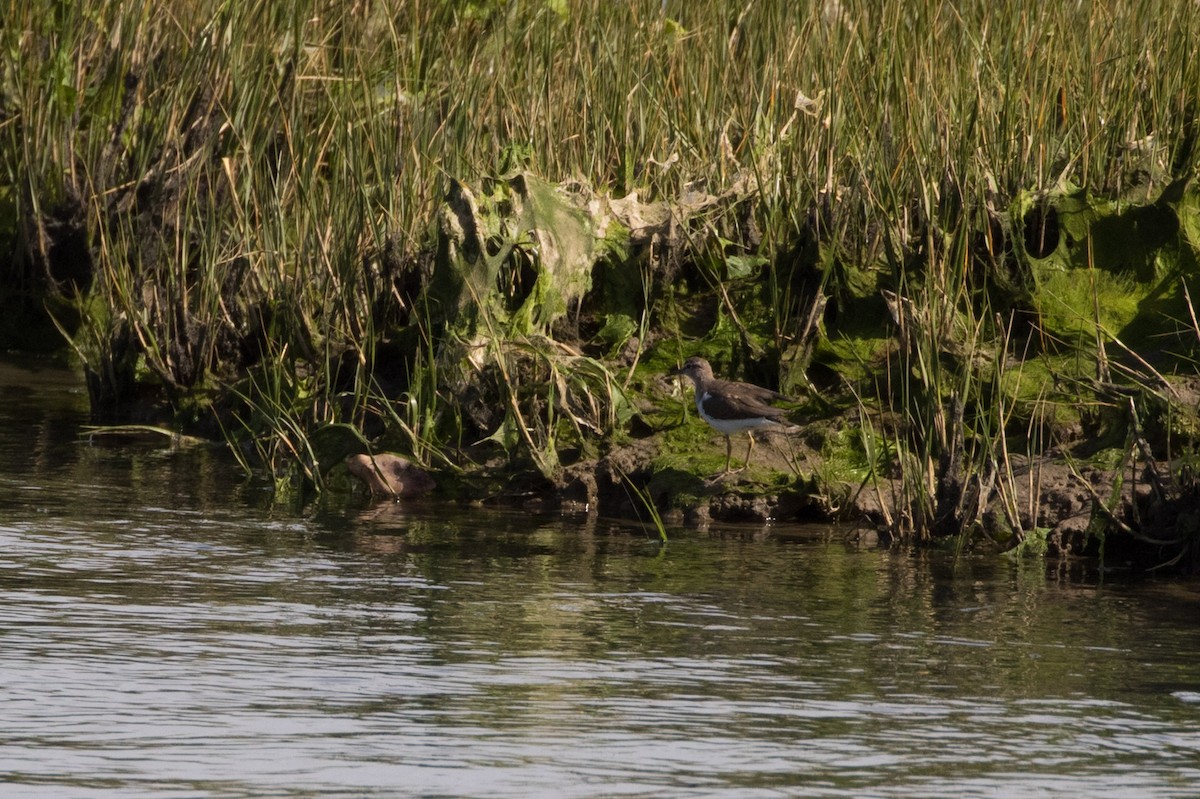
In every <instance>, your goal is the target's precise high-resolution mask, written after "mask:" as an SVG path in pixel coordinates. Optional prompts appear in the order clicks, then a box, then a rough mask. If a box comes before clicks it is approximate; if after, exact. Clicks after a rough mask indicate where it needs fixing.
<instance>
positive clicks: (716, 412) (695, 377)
mask: <svg viewBox="0 0 1200 799" xmlns="http://www.w3.org/2000/svg"><path fill="white" fill-rule="evenodd" d="M671 374H672V375H683V376H684V377H688V378H691V381H692V383H694V384H695V386H696V411H697V412H698V413H699V414H700V418H701V419H703V420H704V421H706V422H708V423H709V425H711V426H712V428H713V429H715V430H716V431H717V432H718V433H721V434H722V435H724V436H725V471H723V472H721V473H720V474H718V475H716V476H717V477H722V476H724V475H726V474H729V473H730V468H729V464H730V461H731V459H732V457H733V442H732V441H731V440H730V438H729V436H730V435H731V434H733V433H740V432H743V431H745V432H747V433H749V438H750V446H749V447H748V448H747V449H746V462H745V463H744V464H743V465H742V467H741V469H737V470H735V471H738V472H740V471H742V469H745V468H746V467H747V466H749V465H750V453H751V452H753V451H754V431H755V430H761V429H764V428H766V429H774V430H790V429H794V428H795V425H792V424H790V423H789V422H788V421H787V419H786V418H785V416H784V411H783V410H782V409H781V408H776V407H773V406H772V405H771V403H772V402H778V401H781V400H787V399H788V398H787V397H785V396H784V395H783V394H780V393H779V392H778V391H772V390H771V389H769V388H763V387H761V386H756V385H752V384H750V383H737V382H734V381H732V380H718V379H717V378H716V377H714V376H713V370H712V367H711V366H709V364H708V361H706V360H704V359H703V358H698V357H692V358H688V359H687V360H686V361H684V363H683V366H681V367H679V368H678V369H676V370H675V371H674V372H671Z"/></svg>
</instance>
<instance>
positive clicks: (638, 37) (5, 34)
mask: <svg viewBox="0 0 1200 799" xmlns="http://www.w3.org/2000/svg"><path fill="white" fill-rule="evenodd" d="M795 5H796V4H783V3H767V2H753V0H751V2H705V3H682V2H665V3H664V2H657V0H655V1H653V2H652V1H651V0H631V1H630V2H621V3H610V2H606V1H602V0H585V1H584V2H578V3H566V2H561V1H560V0H518V1H516V2H507V3H501V2H491V1H489V0H477V1H476V2H468V1H466V0H464V1H463V2H423V3H418V2H397V3H369V2H355V3H340V2H338V3H334V2H297V3H272V2H266V3H233V2H228V0H222V1H217V0H211V1H208V0H170V1H169V2H166V3H158V4H149V3H113V2H89V1H88V0H85V1H84V2H79V3H44V2H38V1H37V0H18V2H14V3H10V4H9V7H8V8H7V11H6V14H5V20H4V22H3V24H2V27H0V248H2V250H0V251H2V253H3V258H2V259H0V270H2V278H3V285H4V286H5V294H4V297H3V300H4V305H5V311H4V314H5V317H6V319H7V320H9V321H8V323H7V324H6V325H4V327H5V330H4V333H5V335H6V337H7V338H8V340H9V342H10V343H11V344H13V345H21V344H24V345H28V344H29V343H30V342H31V340H33V339H38V340H40V339H44V338H45V337H46V335H47V331H49V332H50V333H51V334H53V336H55V337H57V336H58V333H61V336H62V339H61V340H65V341H67V342H69V344H70V347H71V348H72V349H73V351H74V352H75V353H76V354H77V356H78V358H79V360H80V362H81V363H82V364H83V368H84V369H85V372H86V375H87V379H88V389H89V394H90V397H91V402H92V407H93V411H94V413H95V414H96V415H97V416H98V417H99V418H102V419H110V420H111V419H119V420H122V421H130V420H134V421H141V420H155V421H159V420H162V419H164V418H166V419H170V420H171V421H172V423H173V424H174V425H176V426H177V427H179V428H181V429H186V430H188V431H189V432H193V433H198V434H203V435H208V436H211V437H215V438H218V439H224V440H226V441H228V442H229V444H230V447H231V449H232V451H233V452H234V453H235V454H237V456H238V457H239V459H240V460H241V462H242V464H243V465H244V467H245V468H246V469H248V470H253V471H256V472H262V473H266V474H269V475H271V476H272V478H273V479H275V481H276V484H277V488H278V491H279V493H280V495H281V496H284V497H287V496H293V495H295V493H297V492H302V491H305V490H308V489H310V488H313V487H315V488H316V489H318V490H322V489H323V488H324V487H325V486H326V484H327V482H328V480H329V479H330V474H331V472H330V469H331V467H333V466H334V465H335V464H338V463H340V462H341V460H342V458H343V457H344V456H346V455H347V454H350V453H352V452H356V451H361V450H366V449H394V450H399V451H402V452H404V453H406V454H407V455H409V456H410V457H411V458H412V459H414V460H415V461H417V462H418V463H420V464H423V465H425V466H427V467H428V468H430V469H433V470H436V471H438V472H439V474H440V475H442V476H443V479H442V480H441V481H440V482H442V484H443V485H445V486H447V489H446V490H448V491H451V492H453V491H455V490H458V491H460V492H462V493H469V494H471V495H472V496H480V495H485V496H489V497H495V498H503V497H505V496H522V497H523V496H528V495H530V494H551V493H557V494H560V495H568V496H573V497H575V498H576V499H577V500H578V501H580V502H586V503H588V504H591V505H599V506H600V508H601V510H606V511H611V510H617V509H619V506H620V505H621V504H622V503H623V502H628V498H629V497H630V496H633V497H636V498H638V499H639V501H640V502H641V503H642V504H649V505H652V506H654V507H655V509H656V510H662V511H669V510H670V509H671V508H676V509H679V508H683V509H684V510H687V511H690V512H693V513H699V514H701V515H703V514H704V513H714V512H715V513H718V514H720V513H730V514H737V513H752V514H753V513H760V514H761V513H784V512H786V513H801V512H808V513H811V514H820V515H825V516H838V515H850V516H855V517H863V516H866V517H868V518H870V519H871V520H872V521H873V522H875V523H877V524H878V525H880V526H881V527H883V528H884V529H886V530H887V531H888V532H890V533H891V534H893V535H897V536H902V537H910V538H924V537H939V538H947V537H948V538H950V539H951V540H956V541H963V542H965V541H967V540H968V539H969V540H973V541H985V540H990V541H994V542H996V543H997V544H998V545H999V546H1001V547H1004V548H1011V549H1019V550H1023V551H1033V552H1038V551H1042V550H1044V548H1045V547H1047V546H1054V547H1056V548H1058V549H1060V550H1062V549H1065V548H1075V549H1079V548H1089V549H1090V550H1091V551H1095V550H1096V548H1097V547H1109V548H1111V547H1112V546H1113V541H1114V540H1117V539H1118V538H1119V539H1120V540H1128V541H1140V543H1141V545H1142V551H1143V552H1144V553H1148V554H1145V558H1146V560H1145V565H1160V564H1172V565H1176V564H1186V563H1188V562H1189V560H1190V561H1192V562H1194V561H1195V560H1196V552H1197V547H1198V543H1197V542H1198V541H1200V538H1198V533H1197V530H1196V524H1195V522H1194V521H1192V522H1189V521H1188V519H1194V515H1192V514H1191V511H1192V510H1194V506H1195V498H1196V496H1197V484H1196V481H1195V469H1194V464H1195V460H1196V459H1195V445H1196V441H1197V433H1198V431H1200V420H1198V419H1197V397H1198V396H1200V394H1198V393H1197V387H1198V385H1200V384H1198V382H1197V380H1196V376H1197V370H1196V354H1197V348H1198V344H1200V323H1198V322H1197V317H1196V313H1195V310H1194V306H1193V302H1192V299H1193V298H1194V297H1197V296H1200V286H1198V285H1197V276H1198V269H1200V265H1198V263H1197V254H1198V252H1200V189H1198V188H1197V184H1196V174H1197V162H1198V160H1200V152H1198V150H1197V141H1196V140H1197V132H1198V130H1200V128H1198V125H1200V105H1198V101H1200V62H1198V61H1197V59H1196V58H1195V57H1194V49H1195V43H1196V42H1197V41H1200V7H1198V6H1197V4H1196V3H1195V2H1193V0H1169V1H1168V2H1165V3H1160V2H1150V0H1126V1H1125V2H1116V3H1110V4H1073V3H1061V4H1056V3H1026V2H1019V1H1018V0H1003V1H1002V2H983V1H982V0H968V1H967V2H961V3H949V2H935V1H932V0H931V1H927V2H917V3H910V2H901V0H884V2H882V3H877V2H871V3H866V2H856V1H854V0H847V1H846V2H838V0H826V2H821V3H811V4H799V5H798V7H793V6H795ZM55 331H57V332H55ZM690 355H703V356H705V357H706V358H708V360H710V361H711V362H713V364H714V366H716V367H717V369H718V371H719V372H721V373H723V374H725V375H726V376H736V377H739V378H741V379H749V380H753V381H756V382H760V383H764V384H769V385H772V386H773V387H777V388H780V389H782V390H784V391H786V392H790V393H793V394H795V395H796V396H798V397H800V398H801V399H802V400H803V401H804V403H805V405H806V407H805V408H804V409H803V411H804V413H803V416H804V418H805V419H806V420H807V423H808V430H807V433H806V434H805V435H804V436H803V437H802V438H800V439H798V440H796V441H794V442H789V443H787V444H786V445H784V446H781V447H779V448H777V452H778V454H779V457H778V458H777V459H776V460H775V461H774V462H773V464H768V467H773V468H768V467H764V468H761V469H760V470H759V471H757V472H752V473H751V475H752V479H749V480H747V481H744V482H740V483H736V484H733V483H729V484H720V485H715V486H712V485H706V484H703V483H701V482H699V481H697V480H695V479H693V477H692V476H693V475H695V474H700V473H703V470H704V468H705V466H704V464H706V463H708V462H710V461H711V462H717V460H718V459H719V458H720V457H721V443H723V442H720V441H715V440H713V439H712V437H711V436H709V434H708V431H706V430H705V429H704V428H703V427H702V426H699V425H697V424H696V420H695V419H694V418H688V413H689V412H688V411H687V402H688V400H687V398H686V396H685V394H683V393H682V392H680V390H679V387H678V386H676V385H675V384H673V383H670V382H667V381H665V380H663V378H662V375H663V374H664V373H666V372H667V371H669V370H670V369H671V368H673V367H675V366H677V365H678V364H679V363H680V362H682V360H683V359H684V358H686V357H688V356H690ZM798 452H799V453H802V454H797V453H798ZM1049 488H1053V490H1049ZM622 497H624V498H625V499H624V500H622V499H621V498H622ZM763 497H770V499H769V500H763V501H760V500H761V499H762V498H763ZM780 498H783V499H780ZM763 502H765V503H766V504H765V505H764V504H763ZM764 507H765V508H766V510H765V511H764V510H763V508H764ZM706 509H707V510H706ZM714 509H715V510H714ZM964 533H965V534H968V535H964ZM1115 534H1119V535H1115ZM1106 542H1107V543H1106Z"/></svg>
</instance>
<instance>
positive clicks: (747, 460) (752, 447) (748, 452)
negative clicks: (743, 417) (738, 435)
mask: <svg viewBox="0 0 1200 799" xmlns="http://www.w3.org/2000/svg"><path fill="white" fill-rule="evenodd" d="M746 435H747V436H748V437H749V438H750V446H748V447H746V461H745V463H743V464H742V465H741V467H739V468H737V469H734V470H733V471H734V472H735V473H736V472H744V471H745V470H746V468H747V467H748V466H749V465H750V453H751V452H753V451H754V433H751V432H749V431H747V433H746Z"/></svg>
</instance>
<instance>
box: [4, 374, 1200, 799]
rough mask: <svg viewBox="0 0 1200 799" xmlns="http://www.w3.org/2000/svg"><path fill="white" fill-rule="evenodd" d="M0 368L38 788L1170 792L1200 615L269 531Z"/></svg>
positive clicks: (17, 661) (739, 534) (197, 466)
mask: <svg viewBox="0 0 1200 799" xmlns="http://www.w3.org/2000/svg"><path fill="white" fill-rule="evenodd" d="M79 392H80V389H79V388H78V384H77V381H75V379H74V377H73V376H72V375H71V374H70V373H67V372H62V371H59V370H55V369H50V368H48V367H45V366H44V365H34V366H30V365H28V364H25V365H13V364H0V551H2V552H3V553H4V558H3V559H2V560H0V681H2V684H3V685H4V686H5V693H4V712H5V724H4V725H3V729H0V781H3V782H4V783H5V784H6V785H7V786H9V787H10V788H13V789H14V790H17V791H18V792H20V793H22V794H23V795H46V796H57V795H80V796H122V797H125V796H173V795H196V794H206V795H228V796H245V795H264V794H267V795H281V794H305V795H308V794H320V795H347V796H365V795H381V796H394V795H397V794H398V793H399V794H401V795H420V796H480V795H488V796H513V797H516V796H546V797H551V796H554V797H557V796H597V795H604V796H608V795H623V796H655V797H657V796H729V797H743V796H750V797H753V796H817V797H825V796H828V797H902V796H946V797H951V796H953V797H1024V796H1051V797H1058V796H1061V797H1067V796H1071V797H1075V796H1083V795H1086V796H1098V797H1135V796H1136V797H1144V796H1147V797H1183V796H1194V795H1197V793H1198V792H1200V788H1198V786H1200V766H1197V763H1200V713H1198V712H1197V711H1198V709H1200V665H1198V664H1197V662H1196V659H1195V652H1196V651H1197V649H1198V648H1200V590H1198V589H1197V585H1196V584H1195V583H1186V582H1169V583H1168V582H1162V583H1159V582H1140V583H1130V584H1122V583H1117V582H1113V581H1111V580H1108V581H1104V582H1101V581H1099V580H1098V579H1097V578H1096V577H1095V575H1093V574H1088V573H1086V572H1076V571H1071V570H1063V569H1059V568H1057V567H1053V566H1052V567H1050V568H1047V567H1045V566H1044V565H1043V564H1042V563H1040V562H1036V561H1028V562H1020V561H1011V560H1007V559H1003V558H998V557H993V556H989V557H979V558H977V557H970V556H966V557H961V558H958V559H955V558H953V557H951V556H950V555H948V554H946V553H941V552H935V551H929V550H915V551H904V552H891V551H882V550H878V549H870V548H859V547H856V546H853V545H851V544H849V543H847V539H846V538H845V537H844V536H843V535H842V534H840V533H839V532H837V531H834V530H830V529H828V528H793V527H783V526H779V527H774V528H765V529H764V528H754V529H748V528H735V527H726V528H713V529H711V530H707V531H696V530H672V531H671V540H670V542H669V543H668V544H667V545H665V546H663V545H660V543H659V541H658V539H657V534H656V533H655V532H653V531H650V530H646V529H642V528H640V527H638V526H630V525H628V524H623V523H616V522H610V521H606V520H601V519H596V518H592V517H577V516H554V515H532V514H526V513H512V512H509V513H498V512H491V511H483V510H479V509H461V508H446V507H443V506H439V505H437V504H435V503H430V502H421V503H414V504H409V505H399V504H384V505H373V506H366V505H364V504H362V503H353V502H348V501H344V502H341V503H327V504H326V505H325V506H324V507H322V508H318V509H310V510H308V511H306V512H305V513H303V514H300V513H289V512H286V511H279V510H277V509H273V508H272V507H271V506H270V504H269V501H268V500H267V497H266V494H265V492H262V493H260V492H259V491H258V489H256V488H255V487H254V486H253V484H247V483H245V482H243V481H242V480H241V479H240V476H239V475H238V473H237V471H236V468H235V467H234V465H233V464H232V463H231V462H229V461H228V460H227V459H225V458H223V457H222V456H221V455H220V454H219V453H214V452H205V451H189V452H172V451H168V450H161V449H154V448H148V447H145V446H139V447H111V446H103V447H101V446H96V445H93V444H88V443H87V441H86V440H83V439H80V438H79V436H78V429H79V426H80V425H81V424H84V423H86V407H85V400H84V398H83V396H82V394H81V393H79Z"/></svg>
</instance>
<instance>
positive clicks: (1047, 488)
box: [540, 422, 1200, 573]
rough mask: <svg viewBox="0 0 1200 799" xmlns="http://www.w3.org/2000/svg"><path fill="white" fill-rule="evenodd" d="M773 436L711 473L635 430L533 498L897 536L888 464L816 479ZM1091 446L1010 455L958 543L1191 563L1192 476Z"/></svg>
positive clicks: (1117, 560)
mask: <svg viewBox="0 0 1200 799" xmlns="http://www.w3.org/2000/svg"><path fill="white" fill-rule="evenodd" d="M697 423H698V422H697ZM823 426H824V423H822V425H821V427H823ZM808 435H809V436H810V437H811V436H816V435H819V432H814V431H809V433H808ZM804 437H805V433H799V434H796V435H795V436H794V438H796V439H800V440H803V438H804ZM780 438H781V437H779V436H774V437H769V438H768V437H763V438H762V439H761V440H760V441H759V443H758V446H756V447H755V455H756V456H758V457H756V461H755V465H754V466H753V467H752V468H751V470H750V471H749V473H740V474H732V475H726V476H719V477H709V476H706V475H704V474H701V473H698V472H693V471H688V470H681V469H677V468H661V464H660V463H659V460H658V459H659V457H660V456H661V454H662V453H661V452H660V449H659V444H658V442H656V441H654V440H652V439H648V440H644V441H639V442H635V443H632V444H630V445H628V446H623V447H618V448H616V449H614V451H612V452H611V453H609V454H608V455H606V456H604V457H603V458H600V459H596V460H588V461H584V462H580V463H576V464H574V465H572V466H570V467H568V468H567V469H565V470H564V473H563V476H562V479H561V480H560V481H558V482H557V483H556V484H554V485H553V486H552V487H551V488H550V489H549V490H548V491H547V492H546V493H545V495H543V496H542V497H541V498H540V499H541V500H543V501H545V502H549V503H552V504H557V505H559V506H560V507H562V508H563V509H564V510H571V511H580V510H587V511H592V512H597V513H599V514H602V515H610V516H618V517H624V518H636V519H641V520H643V521H646V520H648V518H649V514H650V511H649V509H648V508H647V506H646V502H647V498H648V499H649V500H650V501H651V502H653V505H654V509H655V511H656V512H657V513H659V514H660V515H661V517H662V519H663V520H664V521H665V522H667V523H668V524H682V525H688V526H691V525H696V526H705V525H707V524H708V523H710V522H733V523H757V524H764V525H766V524H775V523H788V522H813V521H827V522H835V523H839V524H841V525H844V526H845V527H846V530H847V535H849V536H850V537H852V538H855V539H857V540H860V541H863V542H870V543H879V544H883V545H887V544H889V543H892V542H897V541H899V540H900V539H901V538H903V537H902V536H899V535H898V534H897V520H898V519H900V518H901V517H904V516H905V515H906V514H909V513H911V510H910V509H906V508H905V507H903V505H902V499H903V498H902V497H901V496H900V491H899V487H900V485H901V483H902V478H901V475H900V474H899V473H898V472H897V473H894V474H892V475H890V476H889V477H887V478H886V479H880V480H878V481H868V482H866V483H861V484H857V485H856V484H849V483H846V484H842V485H840V486H827V485H820V484H819V482H818V480H817V479H816V478H815V477H814V475H816V474H818V473H819V472H820V470H821V468H822V467H821V463H820V456H819V455H818V454H816V453H814V452H812V451H811V450H807V449H806V448H805V447H804V445H803V444H802V443H800V444H799V445H797V443H796V442H795V441H793V442H787V441H781V440H779V439H780ZM712 447H713V451H714V452H718V453H719V451H720V449H721V448H722V440H721V438H720V436H717V435H714V436H713V441H712ZM798 453H799V454H798ZM1096 454H1097V453H1096V452H1095V451H1094V448H1092V447H1089V446H1087V445H1083V444H1081V445H1079V446H1078V447H1076V448H1075V449H1074V451H1069V450H1064V451H1061V452H1049V453H1046V454H1045V455H1043V456H1041V457H1039V458H1036V459H1033V460H1030V459H1027V458H1013V462H1012V464H1011V473H1010V474H1009V475H1008V476H1007V479H1006V481H1005V482H1004V484H1003V485H1002V486H993V487H992V488H991V490H989V491H988V492H987V493H986V496H984V497H983V499H982V500H981V501H980V502H979V503H978V505H977V506H976V507H975V508H974V514H975V515H974V516H973V517H972V519H971V520H970V521H969V523H966V524H964V525H963V530H962V532H961V533H960V535H961V536H963V538H962V539H961V544H962V545H964V546H965V547H966V548H967V549H970V550H975V551H979V550H984V551H993V552H1008V551H1017V552H1019V553H1020V554H1022V555H1027V556H1046V557H1050V558H1066V559H1070V558H1087V559H1092V560H1095V559H1100V560H1101V561H1102V563H1103V566H1104V567H1105V568H1109V569H1117V570H1126V569H1127V570H1132V571H1135V572H1147V571H1164V572H1168V573H1177V572H1183V573H1196V572H1197V570H1198V569H1200V535H1198V533H1200V490H1197V486H1196V485H1195V484H1191V485H1183V484H1181V483H1180V482H1179V481H1178V480H1176V479H1172V478H1170V477H1169V476H1168V475H1170V474H1171V469H1170V466H1169V464H1166V463H1163V462H1158V461H1155V462H1143V461H1139V462H1137V463H1131V464H1129V465H1128V467H1127V468H1126V469H1124V470H1119V471H1114V470H1112V469H1110V468H1102V467H1099V466H1096V465H1094V464H1092V463H1089V459H1093V458H1094V457H1095V456H1096ZM797 467H798V468H799V472H798V473H797V472H794V471H793V469H795V468H797ZM961 478H962V475H961V474H960V475H959V479H961ZM635 486H636V487H637V488H638V489H641V490H640V491H638V490H635V489H634V487H635ZM831 489H832V490H831ZM909 521H911V520H909ZM1014 521H1015V523H1014ZM915 538H918V539H924V540H926V541H931V540H933V539H931V537H930V536H928V535H925V536H915Z"/></svg>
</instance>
